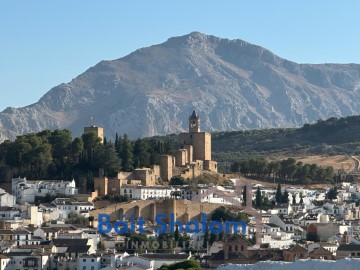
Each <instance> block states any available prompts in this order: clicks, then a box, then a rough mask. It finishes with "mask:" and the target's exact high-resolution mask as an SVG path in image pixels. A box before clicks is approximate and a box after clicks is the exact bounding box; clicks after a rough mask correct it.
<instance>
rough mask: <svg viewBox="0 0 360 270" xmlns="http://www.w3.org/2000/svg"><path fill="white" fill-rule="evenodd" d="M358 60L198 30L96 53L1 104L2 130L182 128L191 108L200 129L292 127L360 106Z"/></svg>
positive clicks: (140, 132)
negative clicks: (26, 95)
mask: <svg viewBox="0 0 360 270" xmlns="http://www.w3.org/2000/svg"><path fill="white" fill-rule="evenodd" d="M359 85H360V66H359V65H336V64H334V65H299V64H296V63H293V62H290V61H286V60H284V59H282V58H280V57H278V56H276V55H274V54H272V53H271V52H270V51H268V50H266V49H264V48H262V47H260V46H256V45H253V44H250V43H247V42H246V41H243V40H240V39H234V40H229V39H223V38H219V37H215V36H212V35H206V34H203V33H200V32H191V33H189V34H187V35H183V36H179V37H173V38H170V39H168V40H167V41H166V42H164V43H162V44H160V45H154V46H151V47H148V48H142V49H139V50H137V51H135V52H133V53H132V54H130V55H128V56H126V57H123V58H120V59H117V60H113V61H101V62H100V63H99V64H97V65H96V66H94V67H93V68H90V69H88V70H86V71H85V72H84V73H83V74H81V75H79V76H77V77H76V78H75V79H73V80H72V81H71V82H70V83H67V84H61V85H59V86H55V87H54V88H52V89H51V90H50V91H49V92H48V93H46V94H45V95H44V96H43V97H42V98H41V100H40V101H39V102H37V103H35V104H33V105H30V106H27V107H24V108H18V109H12V108H8V109H6V110H5V111H4V112H2V113H0V140H2V139H4V138H11V139H13V138H14V137H15V136H16V135H19V134H22V133H26V132H37V131H40V130H43V129H57V128H67V129H70V130H71V131H72V132H73V134H74V135H79V134H80V133H81V132H82V128H83V127H84V126H89V125H93V124H96V125H97V126H101V127H103V128H104V131H105V135H106V136H107V137H108V138H109V139H112V138H113V136H114V134H115V133H116V132H119V133H127V134H128V135H129V137H131V138H136V137H142V136H153V135H162V134H169V133H176V132H181V131H185V130H186V129H187V124H188V120H189V119H188V117H189V113H190V112H192V111H193V109H194V108H196V112H197V113H198V115H201V118H202V124H203V127H204V130H206V131H213V130H218V131H223V130H239V129H244V128H245V129H254V128H257V129H258V128H269V127H295V126H301V125H303V124H304V123H311V122H314V121H317V120H318V119H320V118H330V117H333V116H337V117H339V116H348V115H354V114H358V113H359V112H360V91H358V90H359V89H360V87H359Z"/></svg>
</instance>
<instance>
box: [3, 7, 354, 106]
mask: <svg viewBox="0 0 360 270" xmlns="http://www.w3.org/2000/svg"><path fill="white" fill-rule="evenodd" d="M359 11H360V1H357V0H349V1H330V0H327V1H322V0H316V1H313V0H312V1H310V0H302V1H296V2H295V1H288V0H286V1H285V0H283V1H282V0H278V1H275V0H274V1H269V0H263V1H257V0H253V1H240V0H234V1H230V0H229V1H226V0H224V1H211V0H207V1H200V0H198V1H195V0H192V1H191V0H182V1H170V0H167V1H165V0H157V1H156V0H152V1H150V0H143V1H136V0H133V1H120V0H117V1H112V0H108V1H100V0H99V1H89V0H88V1H83V0H76V1H75V0H62V1H48V0H47V1H42V0H37V1H18V0H4V1H1V2H0V37H1V38H0V110H3V109H5V108H6V107H8V106H11V107H21V106H26V105H29V104H31V103H34V102H36V101H37V100H38V99H39V98H40V97H41V96H42V95H43V94H45V93H46V92H47V91H48V90H50V88H52V87H53V86H56V85H58V84H60V83H63V82H69V81H70V80H71V79H73V78H74V77H76V76H77V75H79V74H81V73H82V72H84V71H85V70H86V69H88V68H89V67H91V66H94V65H95V64H96V63H98V62H99V61H101V60H111V59H117V58H121V57H123V56H125V55H127V54H129V53H130V52H132V51H134V50H136V49H138V48H141V47H146V46H150V45H153V44H158V43H162V42H164V41H166V40H167V39H168V38H169V37H172V36H180V35H184V34H188V33H190V32H192V31H199V32H203V33H205V34H211V35H215V36H219V37H224V38H230V39H236V38H239V39H243V40H246V41H248V42H251V43H254V44H257V45H260V46H263V47H265V48H267V49H269V50H271V51H272V52H274V53H275V54H277V55H279V56H281V57H284V58H287V59H289V60H292V61H295V62H299V63H360V46H359V43H360V42H359V41H360V35H359V28H358V27H359V25H360V22H359V21H360V18H359V15H358V14H359Z"/></svg>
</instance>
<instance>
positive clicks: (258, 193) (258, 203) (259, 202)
mask: <svg viewBox="0 0 360 270" xmlns="http://www.w3.org/2000/svg"><path fill="white" fill-rule="evenodd" d="M255 205H256V207H257V208H260V207H261V205H262V197H261V191H260V187H259V186H258V188H257V191H256V199H255Z"/></svg>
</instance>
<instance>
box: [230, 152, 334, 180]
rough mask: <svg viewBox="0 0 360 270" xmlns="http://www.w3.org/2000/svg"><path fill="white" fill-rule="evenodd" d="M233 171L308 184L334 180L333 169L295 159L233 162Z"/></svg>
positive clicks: (257, 176)
mask: <svg viewBox="0 0 360 270" xmlns="http://www.w3.org/2000/svg"><path fill="white" fill-rule="evenodd" d="M231 171H232V172H234V173H239V172H240V173H241V174H243V175H244V176H248V177H256V178H267V179H280V180H286V181H297V182H300V183H304V184H308V183H310V182H312V181H313V182H330V181H333V179H334V168H333V167H330V166H328V167H326V168H322V167H318V166H317V165H316V164H311V165H310V164H303V163H302V162H296V160H295V159H293V158H288V159H284V160H281V161H270V162H268V161H267V160H265V159H246V160H242V161H236V162H233V163H232V165H231Z"/></svg>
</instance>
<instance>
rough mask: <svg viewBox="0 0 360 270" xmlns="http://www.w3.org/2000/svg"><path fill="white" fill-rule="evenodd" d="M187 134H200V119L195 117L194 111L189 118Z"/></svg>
mask: <svg viewBox="0 0 360 270" xmlns="http://www.w3.org/2000/svg"><path fill="white" fill-rule="evenodd" d="M189 132H190V133H198V132H200V117H199V116H197V115H196V112H195V110H194V111H193V113H192V114H191V115H190V117H189Z"/></svg>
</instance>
